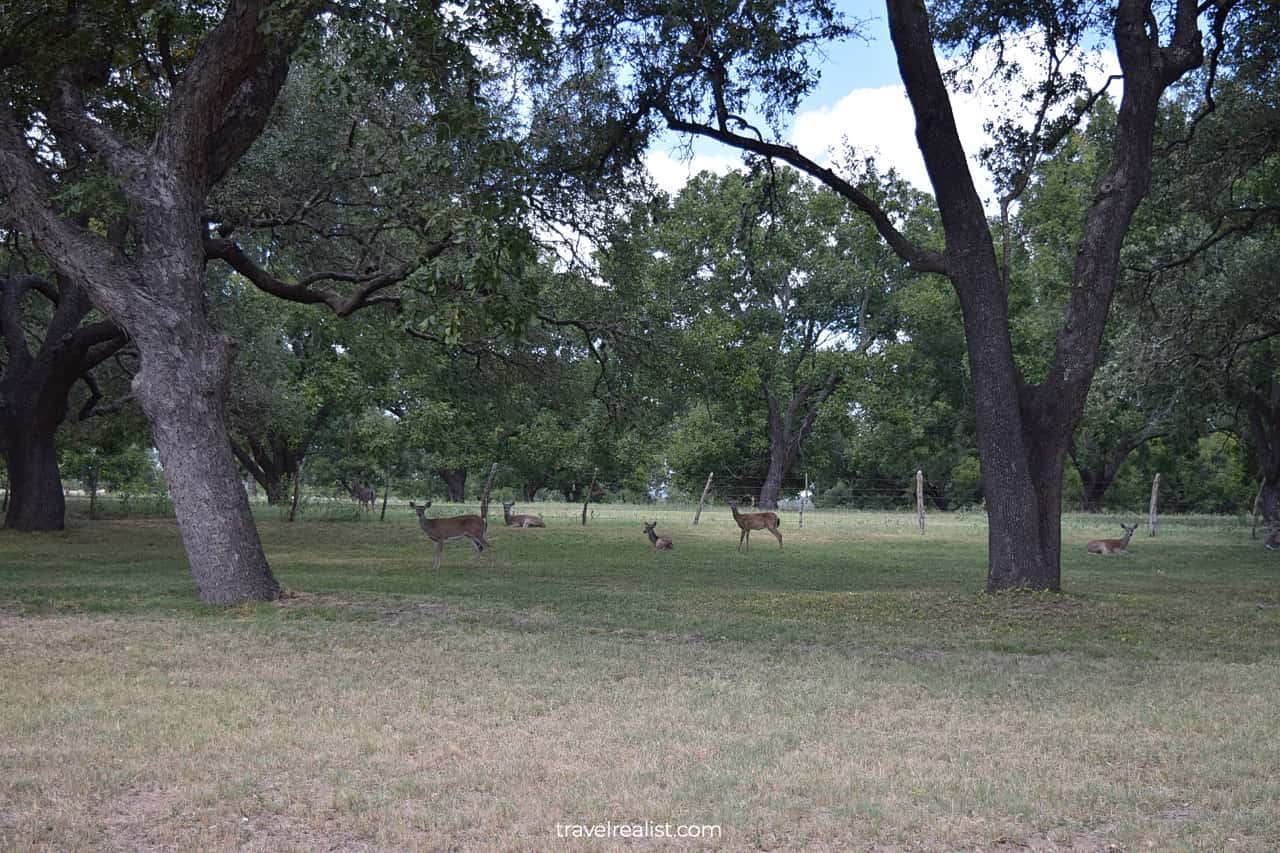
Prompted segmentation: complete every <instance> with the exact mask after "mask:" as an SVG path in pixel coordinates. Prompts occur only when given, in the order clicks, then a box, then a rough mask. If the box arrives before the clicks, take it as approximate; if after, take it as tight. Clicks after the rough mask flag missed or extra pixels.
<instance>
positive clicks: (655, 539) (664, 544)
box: [644, 521, 675, 551]
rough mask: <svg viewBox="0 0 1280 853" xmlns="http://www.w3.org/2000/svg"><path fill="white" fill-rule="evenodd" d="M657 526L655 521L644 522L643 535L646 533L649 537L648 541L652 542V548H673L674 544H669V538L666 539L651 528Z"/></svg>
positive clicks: (666, 549)
mask: <svg viewBox="0 0 1280 853" xmlns="http://www.w3.org/2000/svg"><path fill="white" fill-rule="evenodd" d="M657 526H658V522H656V521H650V522H648V523H646V524H645V526H644V532H645V535H647V536H648V537H649V541H650V542H651V543H653V550H655V551H670V550H672V549H673V548H675V546H674V545H672V544H671V540H670V539H668V538H667V537H665V536H659V535H658V534H656V533H654V532H653V529H654V528H655V527H657Z"/></svg>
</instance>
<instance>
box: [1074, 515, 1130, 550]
mask: <svg viewBox="0 0 1280 853" xmlns="http://www.w3.org/2000/svg"><path fill="white" fill-rule="evenodd" d="M1120 529H1121V530H1123V531H1124V538H1123V539H1095V540H1093V541H1092V542H1090V543H1089V544H1088V545H1086V546H1085V550H1086V551H1088V552H1089V553H1090V554H1127V553H1129V540H1130V539H1131V538H1133V531H1135V530H1137V529H1138V525H1136V524H1134V525H1132V526H1130V525H1128V524H1125V523H1124V522H1120Z"/></svg>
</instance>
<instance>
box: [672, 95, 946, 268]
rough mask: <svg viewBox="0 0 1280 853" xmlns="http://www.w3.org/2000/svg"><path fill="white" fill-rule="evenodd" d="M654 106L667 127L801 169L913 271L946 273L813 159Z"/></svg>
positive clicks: (938, 258) (936, 258)
mask: <svg viewBox="0 0 1280 853" xmlns="http://www.w3.org/2000/svg"><path fill="white" fill-rule="evenodd" d="M656 109H657V110H658V111H659V112H660V113H661V114H662V117H663V118H664V119H665V120H666V122H667V127H669V128H671V129H672V130H676V131H680V132H681V133H691V134H694V135H697V136H705V137H707V138H709V139H714V140H716V141H717V142H721V143H723V144H725V145H729V146H732V147H734V148H738V149H740V150H743V151H750V152H751V153H753V154H759V155H761V156H763V157H769V158H772V159H775V160H781V161H782V162H784V163H787V164H788V165H790V166H792V167H794V168H796V169H798V170H800V171H801V172H804V173H805V174H806V175H810V176H811V177H814V178H817V179H818V180H819V181H821V182H822V183H824V184H826V185H827V186H828V187H830V188H831V189H832V190H834V191H835V192H836V193H838V194H839V195H841V196H843V197H844V198H846V199H848V200H849V201H850V202H852V203H853V205H854V206H855V207H857V208H858V209H859V210H861V211H862V212H863V213H865V214H866V215H867V216H868V217H870V219H871V221H872V223H873V224H874V225H875V226H876V230H877V231H879V232H880V236H881V237H883V238H884V241H885V242H886V243H888V244H889V248H891V249H893V251H894V252H895V253H896V254H897V255H898V257H900V258H902V260H903V261H905V262H906V264H907V266H908V267H910V268H911V269H912V270H914V271H916V272H933V273H941V274H942V275H946V274H947V267H946V262H945V261H944V259H943V257H942V255H941V254H940V253H938V252H934V251H930V250H927V249H921V248H920V247H919V246H917V245H915V244H914V243H912V242H911V241H910V240H908V239H907V237H906V235H904V234H903V233H902V232H901V231H899V230H898V229H897V228H896V227H895V226H894V224H893V222H892V221H891V220H890V219H889V215H888V214H887V213H885V211H884V209H883V208H881V207H880V205H879V204H877V203H876V202H875V200H874V199H872V198H871V197H870V196H868V195H867V194H866V193H864V192H863V191H862V190H860V189H858V188H857V187H855V186H854V185H853V184H851V183H849V182H848V181H846V180H845V179H844V178H841V177H840V176H839V175H837V174H836V173H835V172H834V171H832V170H831V169H828V168H826V167H823V166H819V165H818V164H817V163H815V162H814V161H812V160H810V159H809V158H808V157H805V156H804V155H803V154H801V153H800V152H799V151H797V150H796V149H794V148H792V147H790V146H787V145H779V144H777V143H772V142H764V141H762V140H759V139H754V138H752V137H750V136H743V135H742V134H738V133H733V132H731V131H727V130H720V129H718V128H714V127H709V126H707V125H703V124H697V123H694V122H689V121H684V120H683V119H681V118H679V117H678V116H676V114H675V113H674V112H673V111H672V110H671V108H670V107H667V106H665V105H663V104H659V105H657V106H656Z"/></svg>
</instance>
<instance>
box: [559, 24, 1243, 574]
mask: <svg viewBox="0 0 1280 853" xmlns="http://www.w3.org/2000/svg"><path fill="white" fill-rule="evenodd" d="M886 6H887V11H888V22H889V31H890V37H891V39H892V41H893V45H894V49H895V51H896V53H897V57H898V67H899V71H900V73H901V76H902V80H903V83H904V85H905V87H906V92H907V97H908V99H909V100H910V102H911V106H912V110H913V112H914V115H915V119H916V138H917V141H918V143H919V146H920V150H921V153H922V154H923V156H924V161H925V166H926V168H927V170H928V172H929V176H930V181H931V183H932V185H933V190H934V193H935V197H936V199H937V203H938V208H939V211H940V213H941V218H942V227H943V231H944V234H945V239H946V245H945V248H943V249H942V250H941V251H934V250H931V249H928V248H925V247H922V246H921V245H918V244H917V243H916V242H915V241H913V240H911V239H909V238H908V237H907V235H905V234H903V233H902V231H901V230H900V229H899V228H898V227H897V225H896V224H895V222H894V220H893V218H892V217H891V216H889V215H887V214H886V212H885V211H884V209H883V207H882V206H881V205H880V204H879V203H878V202H877V200H876V199H875V198H874V196H873V195H872V194H870V193H869V192H868V191H867V190H866V189H864V188H861V187H859V186H857V185H855V184H854V183H852V182H850V181H848V180H846V179H844V178H842V177H841V176H840V175H838V174H837V173H836V172H835V171H833V170H832V169H830V168H827V167H825V166H823V165H821V164H819V163H816V162H814V161H813V160H811V159H809V158H807V157H805V156H803V155H802V154H800V153H799V152H798V151H797V150H795V149H794V148H791V147H789V146H787V145H785V144H781V143H778V142H774V141H770V140H767V139H765V138H764V135H763V133H762V132H760V131H759V130H758V129H756V128H754V127H752V126H750V125H749V124H748V122H747V120H746V119H745V118H743V116H746V115H749V114H751V109H752V107H753V106H759V107H760V113H762V114H763V115H764V117H765V119H766V120H769V121H772V122H773V124H774V126H775V127H776V126H777V123H778V122H777V119H778V118H779V117H780V116H781V115H784V114H785V113H786V112H789V111H790V110H793V109H794V107H795V105H796V104H797V102H798V99H799V97H800V96H801V95H803V94H804V93H805V92H807V91H808V89H809V88H810V87H811V85H812V83H813V80H814V79H815V77H816V72H815V70H814V68H813V66H812V65H811V64H810V57H811V56H812V55H813V51H814V50H815V49H816V48H817V47H818V46H820V45H821V44H822V43H823V42H824V41H826V40H828V39H830V38H831V37H836V36H841V35H845V34H847V33H848V28H846V27H844V26H843V25H842V24H841V23H840V22H839V21H838V19H837V17H836V15H835V13H834V11H833V10H832V8H831V7H830V6H828V5H827V4H825V3H803V4H801V3H790V2H785V0H781V1H780V2H771V3H767V4H764V5H763V6H760V5H758V4H757V5H753V6H751V7H730V8H728V9H726V10H723V11H720V12H717V13H711V14H708V13H706V12H704V11H703V7H698V6H679V7H676V8H664V9H663V10H662V14H661V15H656V14H648V10H647V7H644V6H643V5H634V4H632V3H630V2H628V0H584V2H580V3H577V4H575V5H574V6H572V7H571V9H572V12H571V16H570V17H571V19H572V20H573V22H574V23H575V24H576V25H577V31H578V32H579V33H580V34H581V36H580V37H581V38H583V39H584V40H586V41H591V40H592V39H593V38H594V39H595V40H596V43H599V44H602V45H612V46H615V47H614V50H615V52H616V54H617V55H619V56H621V57H622V59H623V61H625V62H626V63H627V64H628V67H629V69H630V73H631V74H632V75H633V79H634V81H635V82H634V84H633V85H632V87H631V89H630V92H629V94H630V98H629V107H630V108H631V110H632V111H633V113H632V114H633V115H636V116H645V117H648V116H651V115H657V116H660V117H661V120H662V121H663V122H664V123H665V125H666V126H667V127H668V128H670V129H672V130H675V131H678V132H681V133H687V134H693V135H698V136H702V137H706V138H709V139H713V140H717V141H720V142H722V143H725V144H728V145H732V146H734V147H737V148H740V149H743V150H745V151H749V152H752V153H754V154H757V155H759V156H763V157H769V158H773V159H775V160H778V161H780V162H783V163H788V164H790V165H791V166H793V167H795V168H796V169H799V170H800V171H802V172H804V173H806V174H808V175H810V176H812V177H813V178H815V179H817V180H819V181H821V182H823V183H825V184H826V185H827V186H829V187H831V188H832V189H834V190H835V191H836V192H838V193H839V194H841V195H842V196H844V197H845V198H846V199H847V200H848V201H849V202H850V203H851V204H853V205H854V206H855V207H856V208H858V209H859V210H861V211H862V212H863V213H864V214H866V215H867V216H868V217H870V219H871V221H872V222H873V223H874V224H875V226H876V228H877V230H878V231H879V232H880V234H881V236H882V237H883V239H884V240H885V242H886V243H887V244H888V245H889V246H890V247H891V248H892V249H893V251H894V252H895V253H897V254H898V256H899V257H900V258H901V259H902V260H903V261H904V262H905V263H906V264H907V265H908V266H909V267H910V268H911V269H913V270H916V271H918V272H932V273H938V274H941V275H945V276H946V277H947V278H948V279H949V280H950V281H951V283H952V286H953V287H954V288H955V291H956V293H957V295H958V297H959V301H960V306H961V313H962V316H963V320H964V327H965V336H966V341H967V347H968V356H969V369H970V371H971V375H972V379H973V399H974V406H975V413H976V425H977V437H978V450H979V456H980V459H981V461H982V474H983V489H984V494H985V497H986V507H987V512H988V518H989V534H988V570H987V588H988V589H989V590H992V591H994V590H1001V589H1011V588H1034V589H1058V588H1059V587H1060V584H1061V566H1060V552H1061V524H1060V516H1061V503H1062V476H1063V464H1064V461H1065V459H1066V456H1067V451H1068V448H1069V446H1070V442H1071V436H1072V434H1073V432H1074V430H1075V427H1076V424H1077V423H1078V421H1079V419H1080V416H1081V414H1082V413H1083V410H1084V405H1085V400H1086V396H1087V393H1088V389H1089V384H1090V381H1091V379H1092V376H1093V372H1094V369H1095V367H1096V365H1097V362H1098V356H1099V352H1100V347H1101V345H1102V333H1103V330H1104V328H1105V325H1106V319H1107V314H1108V309H1109V307H1110V304H1111V299H1112V296H1113V294H1114V291H1115V285H1116V281H1117V278H1118V275H1119V268H1120V250H1121V246H1122V243H1123V241H1124V238H1125V235H1126V233H1127V232H1128V228H1129V224H1130V222H1131V220H1132V217H1133V214H1134V211H1135V210H1136V209H1137V207H1138V205H1139V203H1140V202H1141V201H1142V199H1143V198H1144V196H1145V195H1146V193H1147V190H1148V186H1149V182H1150V175H1151V163H1152V158H1153V139H1154V131H1155V124H1156V120H1157V117H1158V111H1159V105H1160V100H1161V97H1162V96H1163V95H1164V93H1165V92H1166V90H1167V89H1168V88H1169V87H1170V86H1172V85H1173V84H1175V83H1176V82H1178V81H1179V80H1180V79H1181V78H1182V77H1183V76H1184V75H1185V74H1187V73H1188V72H1190V71H1192V70H1193V69H1195V68H1198V67H1199V66H1200V65H1201V64H1202V63H1203V61H1204V57H1205V50H1204V44H1203V37H1202V33H1201V31H1200V22H1201V20H1202V18H1201V16H1202V15H1204V16H1205V18H1206V19H1207V20H1208V21H1210V22H1211V24H1212V25H1213V27H1212V34H1213V37H1214V39H1215V44H1214V46H1213V47H1212V48H1211V55H1213V56H1215V57H1216V55H1217V49H1218V45H1217V42H1220V41H1221V40H1222V36H1223V33H1224V32H1225V30H1226V25H1227V19H1228V16H1229V15H1230V13H1231V11H1232V10H1233V8H1235V3H1233V2H1230V0H1224V2H1221V3H1218V2H1210V3H1206V4H1203V6H1201V5H1200V4H1198V3H1196V2H1193V0H1176V2H1173V3H1170V4H1169V7H1168V9H1167V10H1165V9H1156V8H1155V7H1154V4H1153V2H1150V0H1118V2H1117V3H1116V5H1115V7H1114V9H1111V8H1106V9H1103V8H1099V7H1093V6H1080V5H1077V4H1071V3H1046V4H1040V5H1033V6H1016V7H1008V6H992V7H988V6H986V5H984V4H967V3H965V4H955V5H951V6H947V7H945V8H944V9H942V10H940V11H941V12H942V14H940V15H939V16H938V18H937V19H936V23H937V35H938V37H939V39H940V40H941V41H942V43H943V44H944V45H952V46H954V45H966V46H968V47H970V48H972V49H976V48H977V47H978V46H979V45H981V44H982V43H984V42H986V41H988V40H995V41H1001V42H1002V41H1003V40H1004V39H1006V38H1008V37H1010V36H1011V35H1012V34H1013V33H1015V32H1016V33H1019V34H1022V35H1024V36H1026V37H1027V38H1028V39H1034V40H1037V41H1038V46H1039V54H1038V56H1039V57H1040V58H1041V59H1043V62H1044V67H1045V68H1046V69H1048V74H1047V77H1046V79H1045V80H1043V81H1041V82H1040V84H1039V86H1038V88H1036V89H1034V90H1033V91H1032V95H1031V97H1032V102H1033V103H1036V104H1037V121H1036V122H1035V123H1034V125H1033V127H1032V128H1031V130H1030V131H1026V132H1021V133H1019V132H1017V131H1016V129H1015V128H1013V127H1006V128H1005V130H1004V133H1003V137H1004V139H1003V140H1002V142H1004V143H1006V144H1004V145H1002V146H1001V148H1000V151H1001V153H1002V154H1003V155H1004V159H1003V165H1004V168H1003V169H1001V177H1002V184H1003V187H1004V188H1005V195H1006V197H1007V198H1011V199H1016V197H1017V196H1018V195H1019V194H1020V193H1021V191H1022V190H1023V189H1025V186H1026V183H1027V181H1028V180H1029V179H1030V168H1031V166H1032V165H1033V164H1034V162H1035V159H1036V157H1038V155H1040V154H1041V153H1042V152H1045V151H1051V150H1053V149H1054V148H1055V147H1056V146H1057V144H1058V143H1059V142H1060V141H1061V138H1062V135H1063V134H1064V133H1065V132H1066V131H1067V130H1069V129H1070V128H1071V127H1072V126H1073V125H1074V124H1075V122H1076V121H1078V120H1079V118H1080V117H1081V115H1082V114H1083V113H1084V112H1085V111H1086V110H1087V108H1088V106H1090V105H1091V104H1092V103H1094V102H1095V101H1096V97H1097V93H1088V92H1085V91H1084V78H1083V75H1076V74H1070V73H1068V72H1067V71H1066V69H1065V66H1064V64H1063V61H1062V60H1063V58H1064V57H1065V56H1066V55H1068V54H1070V53H1071V52H1072V51H1073V50H1075V49H1076V48H1077V47H1078V46H1079V45H1080V44H1081V43H1082V42H1083V41H1084V40H1085V39H1087V38H1088V37H1089V33H1091V32H1094V31H1096V30H1097V29H1099V28H1101V27H1103V26H1105V23H1106V22H1107V20H1108V19H1109V20H1110V23H1111V36H1112V41H1113V44H1114V46H1115V49H1116V53H1117V56H1118V58H1119V62H1120V67H1121V71H1122V73H1123V75H1124V94H1123V97H1122V99H1121V102H1120V108H1119V114H1118V120H1117V129H1116V135H1115V141H1114V145H1113V150H1112V158H1111V166H1110V168H1109V169H1108V170H1107V172H1106V174H1105V175H1104V176H1103V178H1102V180H1101V181H1100V182H1099V184H1098V186H1097V191H1096V194H1095V196H1094V197H1093V199H1092V201H1091V203H1090V205H1089V208H1088V210H1087V211H1086V213H1085V216H1084V223H1083V226H1082V230H1081V237H1080V240H1079V241H1078V244H1077V253H1076V255H1075V259H1074V264H1073V269H1072V273H1071V280H1070V281H1071V288H1070V297H1069V298H1068V300H1067V303H1066V306H1065V309H1064V312H1063V317H1062V322H1061V324H1060V326H1059V329H1058V333H1057V335H1056V340H1055V345H1054V353H1053V357H1052V359H1051V361H1050V363H1049V366H1048V369H1047V370H1046V371H1045V373H1044V374H1043V376H1042V377H1040V378H1039V381H1029V380H1028V378H1027V377H1026V376H1025V375H1024V374H1023V372H1022V371H1020V370H1019V368H1018V366H1017V364H1016V362H1015V359H1014V352H1013V346H1012V342H1011V337H1010V315H1009V304H1008V292H1007V277H1006V274H1005V270H1004V269H1003V268H1002V266H1001V262H1000V257H999V256H998V254H997V252H996V246H995V242H994V240H993V238H992V234H991V230H990V228H989V225H988V221H987V217H986V213H985V211H984V210H983V206H982V201H981V199H980V198H979V196H978V191H977V189H976V188H975V184H974V181H973V178H972V175H971V173H970V169H969V164H968V160H967V157H966V151H965V149H964V147H963V145H962V144H961V142H960V138H959V134H958V132H957V130H956V123H955V117H954V114H953V111H952V107H951V103H950V97H949V95H948V91H947V86H946V81H945V77H944V75H943V72H942V69H941V67H940V65H939V62H938V59H937V55H936V53H935V41H936V40H938V39H936V38H935V29H934V23H933V22H931V20H930V16H929V14H928V11H927V10H926V8H925V5H924V3H923V0H888V2H887V4H886ZM1164 11H1167V14H1166V15H1163V16H1162V15H1161V12H1164ZM1002 55H1003V54H1002ZM753 94H754V95H758V96H759V97H760V98H761V101H763V103H762V104H761V103H759V102H757V103H754V104H753V102H752V101H751V96H752V95H753ZM1077 95H1082V96H1083V97H1081V98H1080V99H1079V100H1077V101H1075V102H1074V103H1072V99H1075V98H1076V97H1077ZM1064 101H1065V102H1066V103H1067V104H1068V107H1067V111H1066V113H1065V114H1062V113H1058V115H1063V119H1062V120H1054V119H1053V116H1054V115H1055V114H1054V113H1053V110H1054V109H1055V107H1056V106H1057V105H1060V104H1062V103H1063V102H1064ZM642 129H643V128H642Z"/></svg>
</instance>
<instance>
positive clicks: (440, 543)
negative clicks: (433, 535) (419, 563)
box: [431, 539, 444, 569]
mask: <svg viewBox="0 0 1280 853" xmlns="http://www.w3.org/2000/svg"><path fill="white" fill-rule="evenodd" d="M442 551H444V540H443V539H441V540H439V541H437V542H436V558H435V560H434V561H433V562H432V563H431V568H433V569H439V568H440V554H441V552H442Z"/></svg>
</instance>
